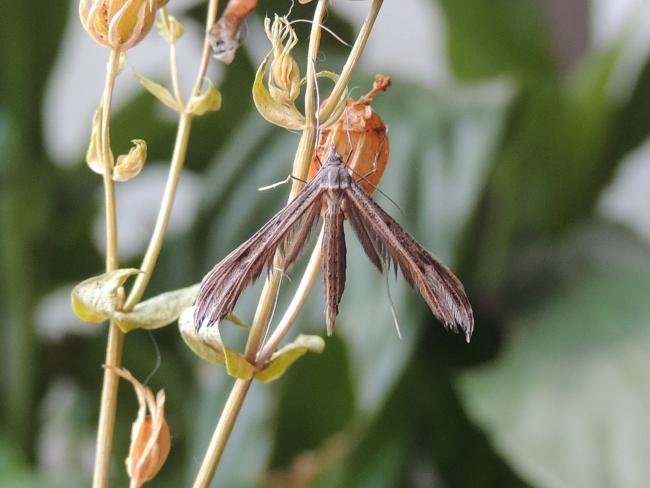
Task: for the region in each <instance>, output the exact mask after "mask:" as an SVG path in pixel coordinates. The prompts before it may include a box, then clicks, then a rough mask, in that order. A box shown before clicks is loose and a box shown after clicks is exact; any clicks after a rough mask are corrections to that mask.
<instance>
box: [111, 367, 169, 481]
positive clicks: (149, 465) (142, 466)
mask: <svg viewBox="0 0 650 488" xmlns="http://www.w3.org/2000/svg"><path fill="white" fill-rule="evenodd" d="M110 369H111V370H112V371H113V372H115V374H117V375H119V376H121V377H122V378H124V379H125V380H127V381H129V382H130V383H131V384H132V385H133V388H134V389H135V394H136V395H137V397H138V403H139V404H140V408H139V410H138V416H137V417H136V419H135V422H133V426H132V427H131V446H130V447H129V457H127V458H126V471H127V473H129V477H130V478H131V484H130V486H133V487H140V486H142V485H143V484H144V483H146V482H147V481H149V480H151V479H153V478H154V476H156V474H158V471H160V468H161V467H162V465H163V464H164V463H165V460H166V459H167V455H168V454H169V449H170V443H171V436H170V434H169V427H168V426H167V421H166V420H165V391H164V390H160V391H159V392H158V394H157V395H156V397H155V398H154V396H153V392H152V391H151V389H149V388H147V387H145V386H144V385H143V384H142V383H140V382H139V381H138V380H136V379H135V378H134V377H133V375H132V374H131V373H129V372H128V371H127V370H126V369H117V368H110ZM147 412H148V413H147Z"/></svg>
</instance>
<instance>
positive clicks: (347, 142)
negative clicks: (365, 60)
mask: <svg viewBox="0 0 650 488" xmlns="http://www.w3.org/2000/svg"><path fill="white" fill-rule="evenodd" d="M390 83H391V81H390V77H388V76H386V75H381V74H378V75H376V76H375V82H374V84H373V88H372V90H370V92H368V94H366V95H364V96H363V97H361V98H359V99H358V100H353V99H351V98H350V99H348V100H347V106H346V107H345V110H344V111H343V113H342V114H341V116H340V117H339V119H338V121H337V122H335V123H334V124H332V125H330V126H329V127H326V128H324V129H323V130H322V131H321V134H320V139H319V143H318V147H317V148H316V155H315V156H314V159H313V160H312V163H311V166H310V167H309V176H308V177H307V179H308V180H311V179H312V178H313V177H314V175H315V174H316V173H317V172H318V170H319V168H320V166H321V165H320V162H319V161H324V160H325V159H326V157H327V153H328V151H329V148H330V147H331V146H332V144H333V145H334V146H335V147H336V151H337V152H338V153H339V154H340V155H341V157H342V158H343V160H344V161H347V164H348V165H349V167H350V168H351V169H352V171H354V175H355V179H356V180H358V181H359V184H360V185H361V186H362V187H363V188H364V189H365V190H366V191H367V192H368V193H369V194H372V193H373V192H374V191H375V189H376V188H377V185H378V183H379V180H381V177H382V175H383V174H384V170H385V169H386V164H387V162H388V154H389V146H388V129H387V128H386V125H385V124H384V122H383V120H382V119H381V117H380V116H379V115H378V114H377V113H376V112H375V111H374V110H372V108H371V106H370V105H371V103H372V100H373V97H374V96H375V95H376V94H377V93H379V92H383V91H386V90H387V89H388V87H389V86H390Z"/></svg>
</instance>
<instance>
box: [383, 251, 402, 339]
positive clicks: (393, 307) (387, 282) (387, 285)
mask: <svg viewBox="0 0 650 488" xmlns="http://www.w3.org/2000/svg"><path fill="white" fill-rule="evenodd" d="M388 269H390V263H388ZM388 269H387V270H386V272H384V273H383V275H384V278H385V280H386V295H388V304H389V306H390V313H391V315H392V316H393V322H394V323H395V330H396V331H397V337H399V338H400V340H402V331H401V330H400V327H399V320H398V319H397V312H396V311H395V303H393V297H392V296H391V294H390V283H389V281H388V275H389V274H390V273H388Z"/></svg>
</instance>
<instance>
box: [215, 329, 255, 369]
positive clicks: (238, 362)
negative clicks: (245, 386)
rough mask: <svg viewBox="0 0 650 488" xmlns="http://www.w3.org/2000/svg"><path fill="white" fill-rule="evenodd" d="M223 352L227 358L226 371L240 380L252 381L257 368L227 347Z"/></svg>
mask: <svg viewBox="0 0 650 488" xmlns="http://www.w3.org/2000/svg"><path fill="white" fill-rule="evenodd" d="M215 328H216V327H215ZM223 352H224V356H225V358H226V371H227V372H228V374H229V375H230V376H232V377H233V378H237V379H240V380H250V379H251V378H252V377H253V375H254V374H255V366H253V365H252V364H251V363H249V362H248V361H247V360H246V358H245V357H244V356H242V355H241V354H240V353H238V352H237V351H235V350H234V349H230V348H228V347H225V346H224V348H223Z"/></svg>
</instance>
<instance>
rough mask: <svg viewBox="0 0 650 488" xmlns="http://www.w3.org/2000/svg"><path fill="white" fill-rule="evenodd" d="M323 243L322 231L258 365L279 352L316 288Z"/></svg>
mask: <svg viewBox="0 0 650 488" xmlns="http://www.w3.org/2000/svg"><path fill="white" fill-rule="evenodd" d="M322 242H323V231H322V229H321V233H320V235H319V236H318V240H317V241H316V244H315V246H314V250H313V252H312V254H311V257H310V258H309V263H308V264H307V268H306V269H305V272H304V273H303V275H302V278H301V279H300V284H299V285H298V289H297V290H296V294H295V295H294V296H293V298H292V299H291V303H289V306H288V307H287V310H286V311H285V313H284V315H283V316H282V318H281V319H280V322H278V325H277V327H276V328H275V330H274V331H273V333H272V334H271V335H270V337H269V338H268V340H267V341H266V342H265V343H264V346H263V347H262V349H260V351H259V353H258V354H257V358H256V359H255V363H256V364H260V365H262V364H265V363H266V362H267V361H268V360H269V358H270V357H271V355H272V354H273V353H274V352H275V351H276V350H277V348H278V346H279V345H280V342H282V339H283V338H284V336H286V335H287V333H288V332H289V329H291V326H292V325H293V323H294V321H295V320H296V318H297V317H298V313H300V310H301V309H302V307H303V306H304V304H305V301H306V300H307V297H308V296H309V292H310V291H311V289H312V287H313V286H314V283H315V282H316V277H317V276H318V273H319V272H320V263H321V255H322Z"/></svg>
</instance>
